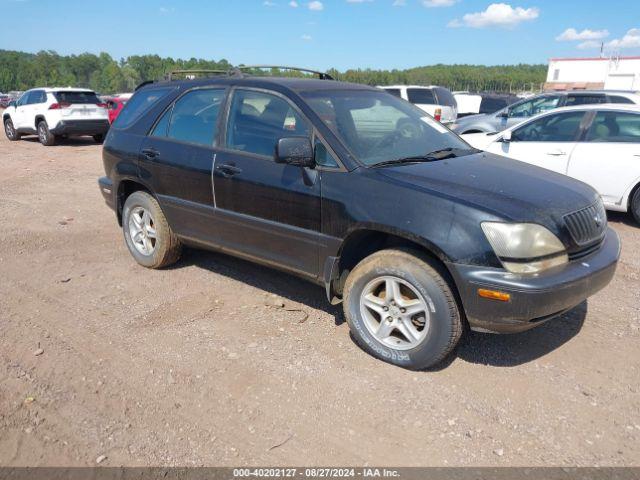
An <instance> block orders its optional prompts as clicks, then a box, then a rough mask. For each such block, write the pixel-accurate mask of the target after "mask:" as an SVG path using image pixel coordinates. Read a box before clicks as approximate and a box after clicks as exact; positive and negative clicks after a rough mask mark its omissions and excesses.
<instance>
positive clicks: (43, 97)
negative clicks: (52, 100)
mask: <svg viewBox="0 0 640 480" xmlns="http://www.w3.org/2000/svg"><path fill="white" fill-rule="evenodd" d="M46 101H47V94H46V93H45V92H44V90H35V91H33V92H31V93H30V94H29V100H28V103H29V104H30V105H31V104H36V103H44V102H46Z"/></svg>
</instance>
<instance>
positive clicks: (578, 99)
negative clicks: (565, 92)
mask: <svg viewBox="0 0 640 480" xmlns="http://www.w3.org/2000/svg"><path fill="white" fill-rule="evenodd" d="M606 101H607V97H605V96H604V95H569V96H568V97H567V102H566V103H565V105H566V106H567V107H570V106H572V105H593V104H595V103H605V102H606Z"/></svg>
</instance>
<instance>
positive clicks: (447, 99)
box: [378, 85, 458, 124]
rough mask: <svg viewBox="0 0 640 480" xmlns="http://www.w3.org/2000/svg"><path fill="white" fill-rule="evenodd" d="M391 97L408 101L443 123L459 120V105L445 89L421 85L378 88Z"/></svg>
mask: <svg viewBox="0 0 640 480" xmlns="http://www.w3.org/2000/svg"><path fill="white" fill-rule="evenodd" d="M378 88H381V89H383V90H385V91H386V92H388V93H390V94H391V95H395V96H396V97H399V98H402V99H403V100H407V101H408V102H411V103H413V104H414V105H415V106H416V107H419V108H420V109H421V110H423V111H425V112H427V113H428V114H429V115H431V116H432V117H433V118H435V119H436V120H438V121H439V122H441V123H445V124H447V123H453V122H455V121H456V119H457V118H458V104H457V103H456V99H455V98H454V96H453V94H452V93H451V92H450V91H449V90H447V89H446V88H444V87H436V86H431V87H423V86H420V85H388V86H384V87H378Z"/></svg>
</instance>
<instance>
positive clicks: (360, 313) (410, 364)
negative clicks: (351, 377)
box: [344, 249, 463, 370]
mask: <svg viewBox="0 0 640 480" xmlns="http://www.w3.org/2000/svg"><path fill="white" fill-rule="evenodd" d="M344 314H345V317H346V319H347V323H348V324H349V328H350V329H351V332H352V334H353V336H354V337H355V340H356V341H357V343H358V344H359V345H360V346H361V347H362V348H363V349H364V350H365V351H367V352H368V353H369V354H371V355H373V356H374V357H376V358H379V359H381V360H384V361H385V362H388V363H392V364H394V365H398V366H400V367H403V368H408V369H411V370H422V369H425V368H429V367H433V366H435V365H437V364H438V363H440V362H441V361H442V360H443V359H444V358H445V357H446V356H447V355H448V354H449V353H450V352H451V351H452V350H453V349H454V348H455V346H456V345H457V344H458V342H459V340H460V337H461V335H462V330H463V329H462V320H461V315H460V311H459V309H458V304H457V302H456V300H455V297H454V295H453V292H452V290H451V287H450V286H449V284H448V283H447V281H446V280H445V279H444V276H443V274H441V273H440V272H439V268H438V267H437V266H435V264H433V262H432V261H430V260H428V259H427V258H425V257H423V256H422V255H420V253H418V252H415V251H412V250H405V249H389V250H382V251H380V252H377V253H374V254H373V255H371V256H369V257H367V258H365V259H364V260H362V261H361V262H360V263H359V264H358V265H357V266H356V267H355V269H354V270H353V271H352V272H351V273H350V274H349V276H348V277H347V281H346V283H345V287H344Z"/></svg>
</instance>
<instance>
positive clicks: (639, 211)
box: [630, 187, 640, 223]
mask: <svg viewBox="0 0 640 480" xmlns="http://www.w3.org/2000/svg"><path fill="white" fill-rule="evenodd" d="M630 207H631V213H632V214H633V218H635V220H636V222H638V223H640V187H639V188H637V189H636V192H635V193H634V194H633V198H632V199H631V205H630Z"/></svg>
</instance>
